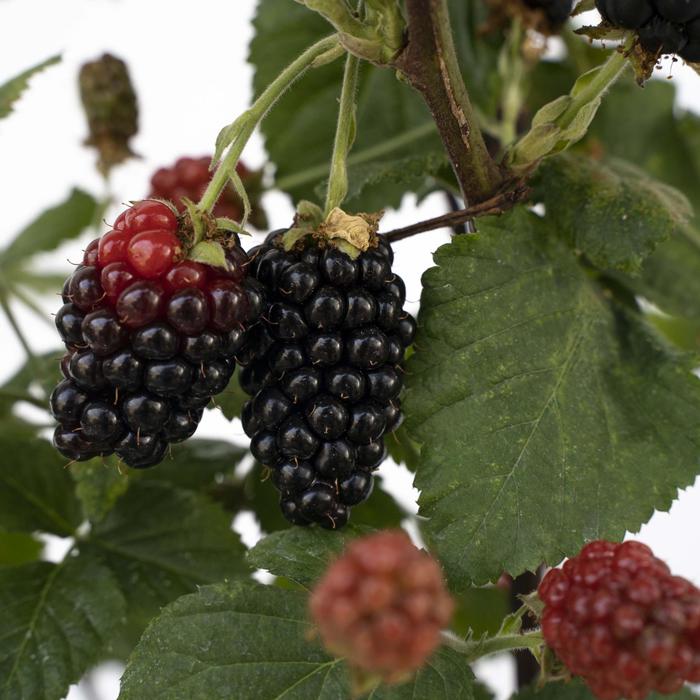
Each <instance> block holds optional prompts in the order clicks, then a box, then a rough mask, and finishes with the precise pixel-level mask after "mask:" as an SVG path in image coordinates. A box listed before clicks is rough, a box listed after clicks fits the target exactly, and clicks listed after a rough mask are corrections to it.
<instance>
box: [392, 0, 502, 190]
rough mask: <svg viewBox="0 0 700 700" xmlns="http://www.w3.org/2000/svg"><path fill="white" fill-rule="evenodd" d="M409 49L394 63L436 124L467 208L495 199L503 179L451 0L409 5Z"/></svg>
mask: <svg viewBox="0 0 700 700" xmlns="http://www.w3.org/2000/svg"><path fill="white" fill-rule="evenodd" d="M406 10H407V15H408V43H407V45H406V47H405V49H404V50H403V51H402V52H401V53H400V54H399V56H398V57H397V58H396V59H395V60H394V61H393V66H394V67H395V68H397V69H398V70H399V71H400V72H401V73H402V74H403V75H404V76H405V77H406V79H407V80H408V82H409V83H410V84H411V85H412V86H413V87H414V88H415V89H416V90H418V92H420V93H421V95H422V96H423V99H424V100H425V102H426V104H427V105H428V107H429V108H430V111H431V113H432V115H433V119H434V120H435V124H436V126H437V128H438V131H439V133H440V137H441V138H442V141H443V143H444V145H445V149H446V151H447V155H448V156H449V158H450V161H451V162H452V167H453V169H454V171H455V175H456V176H457V181H458V182H459V184H460V187H461V189H462V194H463V196H464V200H465V202H470V201H475V200H477V201H478V200H482V199H486V198H487V197H489V196H491V195H493V194H494V193H495V192H496V191H497V190H498V189H499V188H500V186H501V185H502V183H503V175H502V173H501V171H500V170H499V168H498V166H497V165H496V163H495V162H494V160H493V159H492V158H491V156H490V155H489V152H488V150H487V149H486V144H485V143H484V139H483V136H482V134H481V130H480V129H479V126H478V124H477V119H476V115H475V113H474V109H473V108H472V105H471V102H470V100H469V95H468V94H467V88H466V86H465V84H464V81H463V79H462V75H461V73H460V70H459V64H458V62H457V54H456V52H455V47H454V42H453V39H452V30H451V27H450V18H449V13H448V8H447V0H406Z"/></svg>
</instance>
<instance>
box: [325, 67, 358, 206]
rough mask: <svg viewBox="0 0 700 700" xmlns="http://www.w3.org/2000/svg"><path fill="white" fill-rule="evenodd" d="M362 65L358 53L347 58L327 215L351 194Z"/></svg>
mask: <svg viewBox="0 0 700 700" xmlns="http://www.w3.org/2000/svg"><path fill="white" fill-rule="evenodd" d="M359 67H360V60H359V59H358V58H357V56H354V55H353V54H350V53H349V54H348V56H347V58H346V59H345V72H344V74H343V87H342V90H341V92H340V107H339V110H338V125H337V127H336V130H335V142H334V144H333V157H332V159H331V170H330V175H329V177H328V190H327V192H326V208H325V211H324V214H325V216H328V215H329V214H330V213H331V211H332V210H333V209H335V208H336V207H339V206H340V205H341V204H342V203H343V200H344V199H345V196H346V195H347V193H348V154H349V152H350V149H351V148H352V144H353V141H354V140H355V130H356V125H357V120H356V111H357V106H356V102H355V98H356V95H357V78H358V73H359Z"/></svg>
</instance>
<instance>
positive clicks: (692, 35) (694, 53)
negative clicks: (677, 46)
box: [680, 17, 700, 63]
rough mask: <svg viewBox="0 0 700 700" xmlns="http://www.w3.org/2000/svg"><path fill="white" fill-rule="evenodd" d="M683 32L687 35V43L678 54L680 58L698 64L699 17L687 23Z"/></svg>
mask: <svg viewBox="0 0 700 700" xmlns="http://www.w3.org/2000/svg"><path fill="white" fill-rule="evenodd" d="M685 30H686V32H687V34H688V43H687V44H686V45H685V48H684V49H683V50H682V51H681V52H680V56H681V58H684V59H685V60H686V61H690V62H691V63H700V17H698V18H697V19H694V20H693V21H692V22H689V23H688V24H687V25H686V27H685Z"/></svg>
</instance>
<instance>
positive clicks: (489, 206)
mask: <svg viewBox="0 0 700 700" xmlns="http://www.w3.org/2000/svg"><path fill="white" fill-rule="evenodd" d="M529 194H530V190H529V188H528V187H526V186H525V185H523V184H516V185H514V186H513V187H510V188H508V190H507V191H506V192H503V193H502V194H497V195H496V196H494V197H491V198H489V199H486V200H484V201H483V202H479V203H478V204H474V205H473V206H471V207H468V208H467V209H458V210H457V211H451V212H449V213H447V214H442V215H440V216H436V217H435V218H434V219H426V220H425V221H419V222H417V223H415V224H411V225H410V226H404V227H403V228H397V229H394V230H393V231H387V232H386V233H383V234H382V235H383V236H384V238H385V239H386V240H388V241H389V242H391V243H395V242H396V241H402V240H403V239H404V238H410V237H411V236H415V235H416V234H419V233H424V232H426V231H434V230H435V229H439V228H446V227H449V226H456V225H458V224H463V223H466V222H469V221H471V220H472V219H474V218H476V217H478V216H490V215H492V214H496V215H497V214H503V213H504V212H505V211H508V209H511V208H512V207H514V206H515V205H516V204H517V203H518V202H522V201H523V200H524V199H526V198H527V197H528V196H529Z"/></svg>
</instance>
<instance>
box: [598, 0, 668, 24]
mask: <svg viewBox="0 0 700 700" xmlns="http://www.w3.org/2000/svg"><path fill="white" fill-rule="evenodd" d="M595 6H596V8H597V9H598V12H600V14H601V15H602V16H603V19H604V20H605V21H606V22H609V23H610V24H612V25H613V26H615V27H621V28H623V29H639V28H640V27H642V26H644V25H645V24H646V23H647V22H649V20H651V18H652V17H654V15H655V9H654V5H653V4H652V2H651V0H595Z"/></svg>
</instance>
